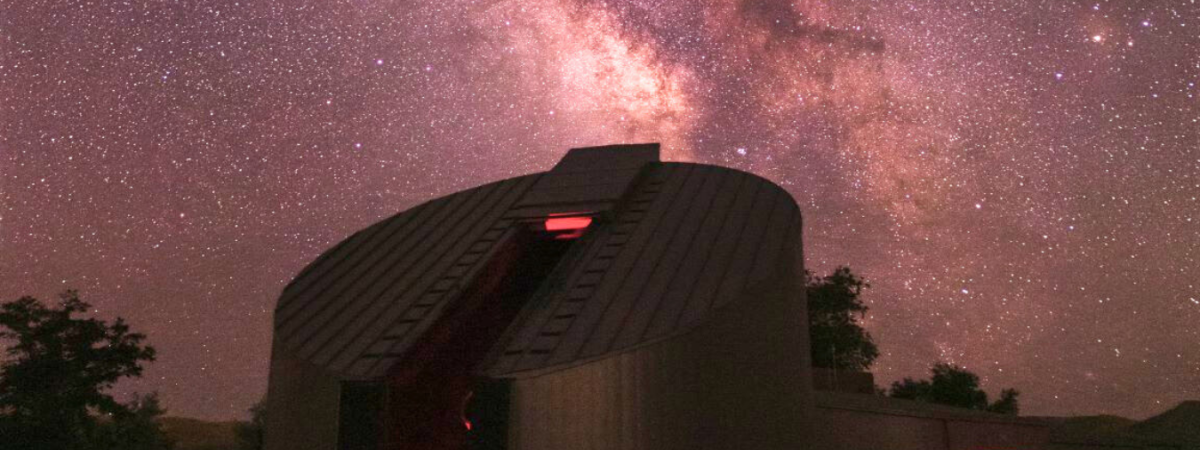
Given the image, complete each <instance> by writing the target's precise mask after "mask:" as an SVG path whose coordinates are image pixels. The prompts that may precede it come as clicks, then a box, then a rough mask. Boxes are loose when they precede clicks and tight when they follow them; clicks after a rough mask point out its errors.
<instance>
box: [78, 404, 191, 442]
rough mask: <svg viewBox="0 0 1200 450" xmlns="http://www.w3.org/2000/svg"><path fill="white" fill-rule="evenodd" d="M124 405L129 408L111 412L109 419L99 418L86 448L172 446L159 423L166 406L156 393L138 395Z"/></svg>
mask: <svg viewBox="0 0 1200 450" xmlns="http://www.w3.org/2000/svg"><path fill="white" fill-rule="evenodd" d="M126 407H127V408H128V410H129V411H128V412H125V413H121V414H117V415H114V416H113V417H112V418H111V420H103V418H102V420H100V425H99V426H98V427H97V429H96V433H95V434H93V436H92V438H91V439H90V440H91V442H90V444H91V445H90V447H89V448H92V449H96V450H100V449H139V450H169V449H171V448H173V447H174V443H173V442H171V440H170V439H168V438H167V436H166V434H164V433H163V431H162V429H161V428H160V427H159V425H158V419H159V418H161V417H162V415H163V414H164V413H166V410H165V409H163V408H162V406H161V405H160V404H159V402H158V395H157V394H147V395H144V396H139V397H137V398H135V399H134V400H133V401H132V402H130V403H129V404H127V405H126Z"/></svg>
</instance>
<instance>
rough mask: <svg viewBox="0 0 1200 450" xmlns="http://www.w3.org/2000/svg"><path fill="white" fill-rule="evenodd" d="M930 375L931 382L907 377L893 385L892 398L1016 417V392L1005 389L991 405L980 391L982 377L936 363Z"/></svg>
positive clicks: (949, 365)
mask: <svg viewBox="0 0 1200 450" xmlns="http://www.w3.org/2000/svg"><path fill="white" fill-rule="evenodd" d="M931 372H932V374H933V377H932V378H930V379H929V380H913V379H912V378H907V377H906V378H904V380H903V381H897V382H894V383H892V389H891V392H890V394H889V395H891V396H892V397H893V398H903V399H909V400H917V401H922V402H929V403H938V404H942V405H949V406H957V407H960V408H969V409H977V410H983V411H991V412H996V413H1001V414H1010V415H1016V414H1017V411H1018V406H1017V396H1018V395H1019V394H1020V393H1019V392H1017V390H1016V389H1005V390H1004V391H1002V392H1001V394H1000V399H999V400H997V401H996V402H995V403H992V404H988V398H987V393H986V392H984V391H983V389H980V388H979V376H977V375H975V374H974V373H971V372H970V371H968V370H967V369H964V368H961V367H958V366H956V365H952V364H946V363H937V364H934V365H933V369H932V370H931Z"/></svg>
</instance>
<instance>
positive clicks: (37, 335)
mask: <svg viewBox="0 0 1200 450" xmlns="http://www.w3.org/2000/svg"><path fill="white" fill-rule="evenodd" d="M89 306H90V305H88V304H87V303H85V302H83V301H82V300H80V299H79V295H78V293H77V292H75V291H67V292H65V293H63V294H62V295H61V296H60V298H59V302H58V305H57V306H56V307H47V306H45V305H43V304H42V303H41V302H39V301H38V300H37V299H35V298H33V297H22V298H20V299H18V300H15V301H11V302H5V303H3V304H0V340H4V341H5V342H4V343H5V344H7V345H6V347H7V350H6V354H7V358H5V359H4V360H3V361H2V362H0V436H3V438H4V441H5V442H4V443H5V444H6V445H10V446H12V447H11V448H21V449H29V450H40V449H56V450H57V449H100V448H122V449H130V450H133V449H156V448H169V444H168V443H167V441H166V440H165V439H161V437H162V436H161V431H160V430H159V429H158V426H157V424H156V423H154V421H153V420H152V419H153V418H154V417H156V416H157V415H161V414H162V408H160V407H159V406H158V401H157V398H156V397H154V396H149V397H143V398H141V399H138V400H136V401H135V402H134V403H133V404H131V405H123V404H121V403H118V402H117V401H116V400H114V399H113V397H112V396H111V395H109V394H107V393H106V392H105V391H107V390H108V389H109V388H111V387H112V386H113V384H114V383H116V382H117V380H120V379H121V378H125V377H137V376H140V375H141V373H142V366H141V363H142V362H144V361H153V360H154V355H155V352H154V349H153V348H152V347H150V346H147V345H143V344H142V342H143V341H144V340H145V338H146V336H145V335H143V334H141V333H132V332H130V330H129V326H128V325H126V324H125V322H124V320H122V319H120V318H118V319H116V321H114V322H113V323H112V324H111V325H110V324H108V323H105V322H104V321H102V320H98V319H87V318H77V317H74V316H75V315H76V314H80V313H85V312H86V311H87V310H88V308H89ZM139 424H140V425H139ZM141 427H150V428H149V429H148V430H147V429H144V428H141ZM156 433H157V434H156ZM147 436H151V437H147ZM139 442H142V443H145V445H142V444H139Z"/></svg>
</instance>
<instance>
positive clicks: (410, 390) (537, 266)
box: [377, 226, 582, 450]
mask: <svg viewBox="0 0 1200 450" xmlns="http://www.w3.org/2000/svg"><path fill="white" fill-rule="evenodd" d="M581 232H582V230H576V232H575V234H572V235H570V236H569V237H567V238H564V237H563V234H562V233H561V232H559V233H556V232H554V231H546V229H545V227H543V226H530V227H527V228H524V229H522V230H520V231H518V232H517V233H515V234H514V235H512V236H511V238H509V239H507V240H506V241H505V242H504V243H502V244H500V247H499V248H498V249H497V251H496V253H494V256H493V257H492V258H491V259H490V260H489V261H488V263H487V265H486V266H485V267H484V268H483V269H482V271H481V272H480V274H479V275H478V276H476V277H475V278H474V279H473V280H472V283H471V285H470V286H469V287H468V288H467V289H465V290H464V291H463V294H462V295H461V296H460V297H458V299H457V300H456V301H455V303H454V304H452V305H449V306H448V307H447V310H446V312H445V313H444V314H443V315H442V316H441V318H439V319H438V321H437V322H436V323H434V324H433V326H431V327H430V329H429V330H428V331H426V332H425V333H424V334H423V335H422V336H421V338H420V340H419V341H418V342H416V343H415V344H414V345H413V347H412V348H411V349H410V350H409V351H408V352H407V354H406V355H405V357H404V359H403V360H402V362H401V363H399V364H397V365H396V367H395V368H394V369H393V371H392V373H390V374H389V376H388V379H387V381H386V385H387V391H388V393H387V396H386V400H385V401H384V403H385V405H384V411H383V417H384V423H386V424H387V425H386V426H385V427H383V428H384V430H382V433H381V434H377V436H379V437H380V438H381V441H382V442H381V443H380V444H381V445H380V446H379V448H381V449H385V450H392V449H406V450H461V449H489V450H499V449H503V448H504V444H505V442H504V441H506V440H507V424H506V422H507V417H506V416H507V383H505V382H503V381H500V380H484V379H481V378H478V377H476V374H475V370H476V368H477V367H478V366H479V364H480V363H481V362H482V361H483V359H484V358H486V357H487V356H488V354H489V352H490V351H491V349H492V347H493V346H494V345H495V343H496V341H497V340H498V339H500V337H501V335H503V333H504V331H505V330H506V329H507V328H508V326H509V324H510V323H511V322H512V321H513V320H514V319H515V318H516V316H517V314H518V313H519V312H520V311H521V309H522V308H523V307H524V306H525V304H526V303H527V302H528V301H529V300H530V299H531V298H532V297H533V296H534V294H535V293H536V292H537V291H538V288H539V287H541V285H542V284H543V283H544V282H545V281H546V279H547V278H548V277H549V276H550V274H551V272H552V271H553V270H554V268H555V266H557V265H558V263H559V261H560V260H561V259H562V258H563V256H564V255H566V253H567V250H568V249H570V247H571V245H572V244H573V243H574V242H576V240H575V239H574V238H576V237H579V235H581ZM473 397H477V398H474V400H473ZM469 404H470V409H472V411H471V414H472V415H474V416H476V417H473V418H468V417H467V409H468V406H469Z"/></svg>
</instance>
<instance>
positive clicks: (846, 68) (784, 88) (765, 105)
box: [0, 0, 1200, 419]
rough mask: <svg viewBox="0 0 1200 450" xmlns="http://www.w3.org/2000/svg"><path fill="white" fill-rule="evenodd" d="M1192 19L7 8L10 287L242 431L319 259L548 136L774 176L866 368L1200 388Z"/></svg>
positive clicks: (3, 212) (461, 7)
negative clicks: (835, 272) (851, 324)
mask: <svg viewBox="0 0 1200 450" xmlns="http://www.w3.org/2000/svg"><path fill="white" fill-rule="evenodd" d="M1197 83H1200V5H1198V4H1197V3H1196V2H1195V1H1194V0H1183V1H1155V2H1147V1H1125V2H1120V1H1111V2H1109V1H1100V2H1081V1H1067V0H1046V1H1032V0H1000V1H987V2H972V1H965V0H964V1H952V2H943V1H936V0H899V1H893V0H887V1H883V0H880V1H869V0H868V1H840V2H833V1H829V2H826V1H817V0H795V1H792V2H789V1H779V0H681V1H670V0H631V1H618V0H480V1H474V0H470V1H467V0H437V1H421V0H406V1H395V0H320V1H317V0H296V1H287V2H283V1H277V2H270V1H252V0H237V1H230V0H211V1H208V0H198V1H168V0H154V1H144V0H131V1H123V2H120V1H96V0H83V1H80V0H18V1H15V2H14V1H4V2H0V296H3V300H12V299H15V298H17V297H19V296H22V295H35V296H38V297H41V298H43V299H51V298H54V297H55V295H56V294H57V293H58V292H60V291H62V290H64V289H67V288H74V289H78V290H80V291H81V295H82V297H83V298H84V299H85V300H88V301H90V302H91V303H92V304H93V306H94V308H95V314H96V315H97V316H99V317H104V318H112V317H116V316H122V317H125V318H126V319H127V320H128V321H129V322H130V323H131V324H132V325H133V327H134V329H135V330H139V331H143V332H145V333H147V334H148V335H149V342H150V343H151V344H152V345H154V346H155V347H157V348H158V350H159V359H158V361H157V362H155V363H153V364H151V365H150V366H149V368H148V370H147V371H146V373H145V376H144V378H143V379H141V380H138V381H134V382H127V383H123V384H121V385H120V386H118V389H117V392H118V393H119V394H121V395H127V394H128V393H130V392H134V391H139V392H145V391H158V392H159V393H160V394H161V396H162V397H163V400H164V402H165V406H166V407H167V408H168V409H169V413H170V414H172V415H181V416H190V417H198V418H205V419H229V418H235V417H244V416H245V410H246V409H247V408H248V407H250V406H251V405H252V404H253V403H254V402H255V401H257V400H258V399H259V398H261V396H262V395H263V393H264V392H265V389H266V375H267V361H268V359H269V355H270V339H271V314H272V309H273V307H274V302H275V300H276V298H277V296H278V294H279V292H280V290H281V289H282V287H283V286H284V285H285V283H287V282H288V281H289V280H290V278H291V277H292V276H293V275H294V274H296V273H297V272H298V271H299V270H300V269H301V268H302V267H303V266H304V265H305V264H306V263H307V262H308V261H310V260H312V259H313V258H315V257H316V256H317V255H318V254H319V253H320V252H322V251H323V250H324V249H326V248H328V247H330V246H332V245H333V244H334V243H336V242H337V241H339V240H340V239H342V238H344V237H346V236H347V235H349V234H350V233H352V232H354V231H356V230H358V229H360V228H362V227H365V226H366V225H368V224H370V223H373V222H375V221H377V220H380V219H382V218H384V217H387V216H390V215H392V214H394V213H395V212H398V211H401V210H404V209H406V208H409V207H412V206H414V205H416V204H418V203H420V202H423V201H425V200H428V199H431V198H434V197H438V196H442V195H445V194H449V193H452V192H455V191H459V190H462V189H465V188H469V187H473V186H477V185H480V184H484V183H487V182H491V181H495V180H499V179H503V178H507V177H512V176H516V175H521V174H526V173H530V172H535V171H541V170H546V169H548V168H549V167H551V166H552V165H553V164H554V162H556V161H557V160H558V158H560V157H561V156H562V154H563V153H564V152H565V150H566V149H567V148H570V147H575V146H584V145H599V144H610V143H627V142H661V143H663V145H664V150H663V152H664V157H665V159H667V160H672V161H691V162H699V163H706V164H718V165H723V166H728V167H733V168H737V169H741V170H746V171H749V172H752V173H755V174H758V175H761V176H763V177H766V178H768V179H770V180H772V181H774V182H776V183H778V184H780V185H782V186H784V187H785V188H787V189H788V190H789V191H790V192H791V193H792V195H793V196H794V197H795V199H796V201H797V202H798V203H799V204H800V206H801V210H802V211H803V214H804V217H805V230H804V233H805V237H804V239H805V243H804V244H805V247H806V258H807V264H808V266H809V268H811V269H813V270H814V271H816V272H818V273H823V272H828V271H829V270H831V269H833V268H834V267H836V266H837V265H840V264H848V265H850V266H851V267H852V268H853V269H854V271H855V272H857V273H859V274H861V275H863V276H865V277H866V278H867V279H868V281H869V282H870V283H871V286H872V287H871V289H870V290H868V291H867V293H866V301H867V303H868V305H869V306H870V307H871V309H870V312H869V314H868V315H867V316H866V318H865V323H866V325H867V327H868V329H869V330H870V332H871V333H872V334H873V335H874V336H875V339H876V341H877V342H878V343H879V345H880V347H881V351H882V353H883V355H882V356H881V358H880V359H879V360H878V361H877V363H876V366H875V368H874V371H875V373H876V377H877V381H878V382H879V383H880V384H886V383H890V382H891V381H892V380H895V379H897V378H900V377H903V376H914V377H916V376H921V377H923V376H927V374H928V367H929V366H930V365H931V364H932V363H933V362H935V361H949V362H953V363H956V364H959V365H962V366H965V367H967V368H968V369H969V370H972V371H974V372H975V373H977V374H979V375H980V376H981V378H982V383H983V386H984V387H985V389H987V390H988V391H989V392H990V393H992V395H996V394H997V393H998V391H999V390H1000V389H1001V388H1004V387H1015V388H1017V389H1018V390H1020V391H1021V392H1022V395H1021V404H1022V406H1023V413H1026V414H1036V415H1066V414H1099V413H1108V414H1120V415H1125V416H1129V417H1134V418H1142V417H1147V416H1149V415H1152V414H1154V413H1157V412H1159V411H1162V410H1165V409H1167V408H1169V407H1171V406H1173V405H1174V404H1175V403H1177V402H1179V401H1181V400H1184V399H1196V398H1200V325H1198V324H1200V201H1198V200H1197V196H1198V195H1200V98H1198V97H1200V87H1198V86H1197Z"/></svg>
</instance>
